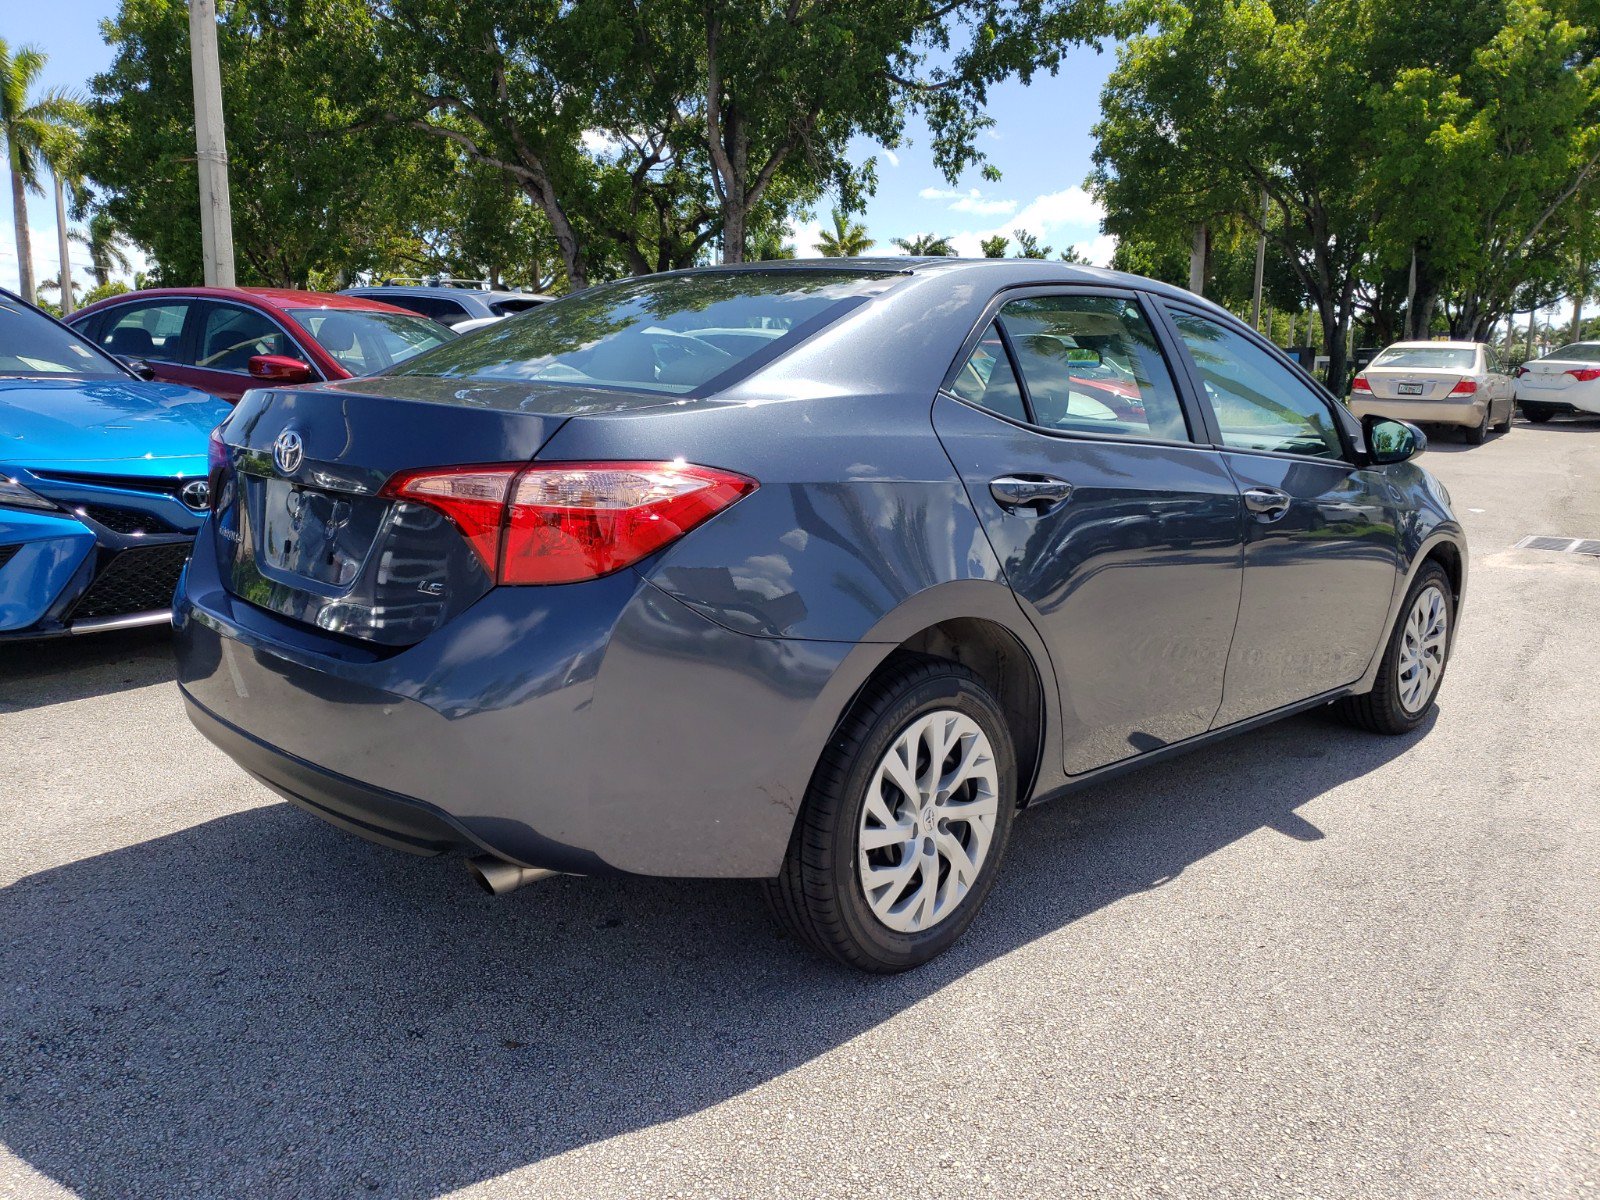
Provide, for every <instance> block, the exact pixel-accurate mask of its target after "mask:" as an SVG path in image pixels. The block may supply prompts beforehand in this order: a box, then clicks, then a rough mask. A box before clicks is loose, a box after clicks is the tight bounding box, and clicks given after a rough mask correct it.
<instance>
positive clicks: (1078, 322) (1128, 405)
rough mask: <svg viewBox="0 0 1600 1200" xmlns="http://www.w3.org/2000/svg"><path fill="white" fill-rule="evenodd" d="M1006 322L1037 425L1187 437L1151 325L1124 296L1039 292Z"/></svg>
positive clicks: (1006, 315) (1013, 305)
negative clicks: (1063, 294)
mask: <svg viewBox="0 0 1600 1200" xmlns="http://www.w3.org/2000/svg"><path fill="white" fill-rule="evenodd" d="M999 324H1000V325H1001V326H1003V327H1004V329H1005V332H1006V334H1007V336H1008V337H1009V338H1010V341H1011V347H1012V349H1013V350H1014V351H1015V353H1016V367H1017V370H1018V371H1019V372H1020V374H1021V377H1022V389H1023V394H1024V398H1025V400H1026V403H1027V404H1028V406H1029V408H1030V410H1031V419H1032V421H1033V423H1034V424H1035V425H1039V426H1042V427H1043V428H1045V429H1054V430H1061V431H1063V432H1067V433H1090V434H1096V435H1100V436H1106V437H1132V438H1147V439H1156V440H1160V441H1174V442H1179V441H1187V440H1188V439H1189V426H1188V422H1187V421H1186V420H1185V419H1184V415H1183V405H1182V403H1181V402H1180V401H1179V399H1178V392H1177V389H1176V388H1175V387H1174V386H1173V383H1172V373H1171V372H1170V371H1169V370H1168V369H1167V364H1166V360H1165V359H1164V358H1162V356H1161V350H1160V346H1159V344H1158V343H1157V341H1156V336H1155V333H1154V331H1153V330H1152V329H1151V328H1150V323H1149V322H1148V321H1147V320H1145V316H1144V313H1143V312H1141V311H1140V309H1139V306H1138V304H1136V303H1135V302H1134V301H1132V300H1127V299H1122V298H1119V297H1116V296H1035V297H1030V298H1028V299H1025V300H1013V301H1011V302H1010V303H1009V304H1007V305H1006V306H1005V307H1004V308H1002V309H1001V310H1000V320H999Z"/></svg>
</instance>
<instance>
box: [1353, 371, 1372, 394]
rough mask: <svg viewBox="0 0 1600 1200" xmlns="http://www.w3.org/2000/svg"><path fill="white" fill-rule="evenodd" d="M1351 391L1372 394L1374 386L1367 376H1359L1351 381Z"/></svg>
mask: <svg viewBox="0 0 1600 1200" xmlns="http://www.w3.org/2000/svg"><path fill="white" fill-rule="evenodd" d="M1350 390H1351V391H1352V392H1371V391H1372V385H1371V384H1370V383H1368V382H1367V377H1366V376H1365V375H1357V376H1356V377H1355V378H1354V379H1352V380H1351V381H1350Z"/></svg>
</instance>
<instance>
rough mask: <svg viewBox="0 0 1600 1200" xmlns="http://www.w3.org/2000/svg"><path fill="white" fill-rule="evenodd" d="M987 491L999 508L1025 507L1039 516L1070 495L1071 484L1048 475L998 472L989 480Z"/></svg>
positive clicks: (1070, 496)
mask: <svg viewBox="0 0 1600 1200" xmlns="http://www.w3.org/2000/svg"><path fill="white" fill-rule="evenodd" d="M989 494H990V495H991V496H993V497H994V498H995V501H996V502H997V503H998V504H999V505H1000V507H1001V508H1007V509H1018V508H1025V509H1028V510H1030V511H1031V512H1032V513H1033V514H1034V515H1035V516H1043V515H1044V514H1045V513H1047V512H1049V511H1050V510H1051V509H1052V508H1055V507H1056V506H1057V505H1058V504H1065V503H1066V502H1067V501H1068V500H1070V499H1071V498H1072V485H1071V484H1070V483H1068V482H1067V481H1066V480H1065V479H1057V478H1055V477H1054V476H1052V475H1002V476H1001V477H1000V478H999V479H991V480H990V481H989Z"/></svg>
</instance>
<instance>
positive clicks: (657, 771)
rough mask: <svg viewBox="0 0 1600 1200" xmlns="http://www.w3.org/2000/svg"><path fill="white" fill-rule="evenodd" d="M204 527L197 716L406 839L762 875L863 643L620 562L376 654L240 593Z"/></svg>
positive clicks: (332, 815) (688, 872) (299, 781)
mask: <svg viewBox="0 0 1600 1200" xmlns="http://www.w3.org/2000/svg"><path fill="white" fill-rule="evenodd" d="M209 542H210V539H209V538H207V537H202V538H201V539H200V540H199V542H198V543H197V546H196V551H195V557H194V560H193V561H192V563H191V565H190V569H189V571H188V572H187V574H186V575H185V579H184V583H183V584H182V585H181V586H180V588H179V592H178V597H177V601H176V607H175V613H174V625H175V639H174V640H175V646H176V650H177V657H178V668H179V670H178V675H179V684H180V687H181V688H182V691H183V695H184V699H185V701H186V704H187V707H188V710H189V714H190V717H191V719H192V720H193V721H194V723H195V724H196V725H197V726H198V727H199V728H200V730H201V731H202V732H203V733H204V734H205V735H206V736H207V737H209V738H210V739H211V740H212V741H213V742H215V743H216V744H217V745H219V746H221V747H222V749H223V750H225V751H226V752H227V753H228V754H229V755H230V756H231V757H233V758H234V759H235V760H236V761H237V762H238V763H239V764H240V765H241V766H243V767H244V768H245V769H246V770H247V771H249V772H250V773H251V774H252V775H254V776H255V777H256V778H258V779H259V780H261V782H263V783H265V784H266V785H267V786H269V787H271V788H273V789H274V790H275V791H277V792H278V793H279V794H280V795H283V796H285V797H286V798H288V799H289V800H291V801H293V802H294V803H296V804H298V805H300V806H301V807H303V808H305V809H307V810H308V811H310V812H313V813H315V814H316V815H317V816H320V817H322V818H323V819H324V820H328V821H330V822H332V823H333V824H335V825H338V826H340V827H341V828H344V829H346V830H349V831H350V832H353V833H357V834H360V835H361V836H363V837H367V838H369V839H371V840H375V841H379V842H382V843H384V844H386V845H391V846H395V847H398V848H401V849H406V850H410V851H413V852H416V853H424V854H430V853H440V852H442V851H448V850H452V849H457V848H461V849H472V850H474V851H476V850H480V849H481V850H484V851H487V852H489V853H492V854H495V855H497V856H498V857H501V858H504V859H506V860H507V861H510V862H513V863H517V864H520V865H522V866H527V867H540V868H546V869H550V870H556V871H566V872H571V873H574V874H584V875H593V874H619V873H620V874H644V875H667V876H689V877H743V878H761V877H770V876H772V875H774V874H776V873H777V871H778V869H779V867H780V865H781V863H782V860H783V855H784V852H785V850H786V848H787V846H788V841H789V835H790V832H791V830H792V827H793V823H794V818H795V814H796V813H797V811H798V809H799V806H800V802H801V800H802V799H803V797H804V794H805V789H806V787H807V785H808V783H809V780H810V776H811V772H812V770H813V769H814V768H815V766H816V762H817V759H818V757H819V756H820V754H821V750H822V746H823V745H824V743H825V740H826V738H827V736H828V734H829V732H830V731H831V728H832V724H833V721H834V719H835V718H836V717H837V716H838V714H839V712H841V711H842V710H843V708H844V706H845V704H846V703H847V702H848V700H849V697H850V695H851V694H852V693H853V692H854V690H855V688H856V686H858V685H859V683H860V678H857V676H860V677H862V678H864V676H865V674H866V672H867V671H869V670H870V669H871V665H872V663H873V661H875V660H874V659H873V657H872V655H871V654H866V655H863V654H859V653H855V652H857V651H861V650H864V649H870V648H863V647H858V646H856V645H854V644H851V643H837V642H810V641H791V640H782V639H774V638H758V637H751V636H749V635H745V634H741V633H735V632H732V631H730V630H728V629H725V628H723V627H722V626H720V625H717V624H715V623H714V622H712V621H710V620H709V619H708V618H706V617H704V616H702V615H700V614H699V613H697V612H695V611H694V610H692V609H690V608H689V607H687V606H686V605H684V604H683V603H681V602H680V601H678V600H675V599H673V598H672V597H670V596H668V595H666V594H665V593H664V592H661V591H660V590H658V589H657V588H655V587H654V586H652V585H650V584H649V583H646V582H645V581H644V580H643V579H642V578H640V577H639V576H638V575H636V574H634V573H632V572H620V573H619V574H617V575H614V576H609V577H607V578H605V579H600V580H595V581H593V582H592V583H585V584H576V585H567V586H557V587H544V588H497V589H495V590H493V591H491V592H490V593H488V594H487V595H485V596H484V597H483V598H482V599H481V600H479V601H478V602H477V603H476V604H475V605H473V607H472V608H470V609H468V610H467V611H466V612H464V613H463V614H461V615H460V616H458V617H457V618H456V619H454V620H452V621H451V622H450V623H449V624H447V625H446V626H444V627H443V628H442V629H440V630H438V631H436V632H435V633H434V634H432V635H430V636H429V637H427V638H424V639H423V640H422V641H421V642H419V643H417V644H416V645H414V646H411V647H408V648H406V649H403V650H400V651H398V652H394V651H390V650H383V649H378V650H374V649H372V648H370V647H367V646H363V645H360V644H358V643H355V642H352V641H349V640H347V639H339V638H335V637H333V636H332V635H329V634H324V633H321V632H319V631H317V630H315V629H312V628H310V627H308V626H304V625H300V624H297V623H294V622H291V621H288V620H286V619H284V618H280V617H278V616H276V615H275V614H271V613H268V612H266V611H265V610H262V609H258V608H254V607H253V606H251V605H248V604H245V603H244V602H242V601H240V600H238V599H236V598H234V597H232V596H231V595H229V594H228V593H227V592H225V591H224V590H223V589H222V587H221V585H220V583H219V581H218V578H217V575H216V560H215V556H214V555H213V554H212V552H211V549H210V546H209ZM847 659H849V667H848V669H844V667H845V662H846V660H847Z"/></svg>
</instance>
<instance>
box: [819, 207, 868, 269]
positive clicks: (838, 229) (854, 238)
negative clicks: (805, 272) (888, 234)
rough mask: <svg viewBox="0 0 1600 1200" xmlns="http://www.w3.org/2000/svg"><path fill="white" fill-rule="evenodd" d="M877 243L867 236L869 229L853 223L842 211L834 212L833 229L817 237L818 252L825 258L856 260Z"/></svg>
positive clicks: (825, 230) (824, 231)
mask: <svg viewBox="0 0 1600 1200" xmlns="http://www.w3.org/2000/svg"><path fill="white" fill-rule="evenodd" d="M876 244H877V243H876V242H874V241H873V240H872V238H870V237H868V236H867V227H866V226H865V225H862V224H860V223H858V222H856V221H852V220H851V219H850V217H849V215H848V214H847V213H845V212H843V211H842V210H840V209H837V208H836V209H834V210H833V228H832V229H824V230H823V231H822V232H821V233H819V234H818V235H817V251H818V253H820V254H821V255H822V257H824V258H855V257H857V256H858V255H862V254H865V253H866V252H867V251H868V250H871V249H872V247H873V246H875V245H876Z"/></svg>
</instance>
